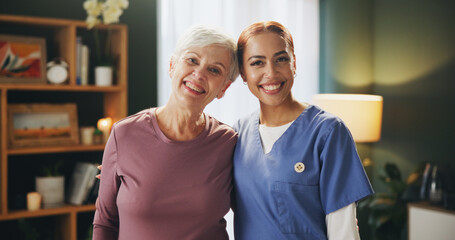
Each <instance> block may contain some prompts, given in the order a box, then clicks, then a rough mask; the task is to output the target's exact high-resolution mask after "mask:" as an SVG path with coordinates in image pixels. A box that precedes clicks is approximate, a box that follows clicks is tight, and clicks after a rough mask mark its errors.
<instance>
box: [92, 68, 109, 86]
mask: <svg viewBox="0 0 455 240" xmlns="http://www.w3.org/2000/svg"><path fill="white" fill-rule="evenodd" d="M112 72H113V71H112V67H111V66H97V67H95V85H96V86H99V87H107V86H111V85H112V78H113V75H112Z"/></svg>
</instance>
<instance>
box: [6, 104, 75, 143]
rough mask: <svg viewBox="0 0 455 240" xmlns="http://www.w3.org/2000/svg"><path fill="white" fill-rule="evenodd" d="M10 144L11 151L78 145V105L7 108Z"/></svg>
mask: <svg viewBox="0 0 455 240" xmlns="http://www.w3.org/2000/svg"><path fill="white" fill-rule="evenodd" d="M8 144H9V146H10V147H12V148H14V147H26V146H44V145H45V146H52V145H77V144H79V129H78V123H77V107H76V104H74V103H68V104H10V105H8Z"/></svg>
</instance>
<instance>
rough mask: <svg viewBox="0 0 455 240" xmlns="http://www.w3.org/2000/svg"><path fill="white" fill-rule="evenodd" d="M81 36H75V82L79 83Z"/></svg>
mask: <svg viewBox="0 0 455 240" xmlns="http://www.w3.org/2000/svg"><path fill="white" fill-rule="evenodd" d="M81 53H82V37H80V36H77V37H76V84H77V85H81Z"/></svg>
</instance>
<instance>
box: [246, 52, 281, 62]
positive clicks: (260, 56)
mask: <svg viewBox="0 0 455 240" xmlns="http://www.w3.org/2000/svg"><path fill="white" fill-rule="evenodd" d="M283 53H285V54H287V52H286V51H285V50H283V51H279V52H277V53H275V54H273V56H274V57H276V56H279V55H281V54H283ZM252 58H261V59H263V58H265V56H262V55H253V56H251V57H249V58H248V59H247V61H249V60H250V59H252Z"/></svg>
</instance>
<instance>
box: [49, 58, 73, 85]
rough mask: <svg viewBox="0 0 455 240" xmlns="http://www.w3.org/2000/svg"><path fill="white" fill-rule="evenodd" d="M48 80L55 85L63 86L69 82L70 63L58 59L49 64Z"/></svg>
mask: <svg viewBox="0 0 455 240" xmlns="http://www.w3.org/2000/svg"><path fill="white" fill-rule="evenodd" d="M46 75H47V80H48V81H49V82H50V83H53V84H62V83H64V82H66V80H68V63H66V62H65V61H63V60H62V59H61V58H56V59H54V60H52V61H50V62H48V63H47V74H46Z"/></svg>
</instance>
